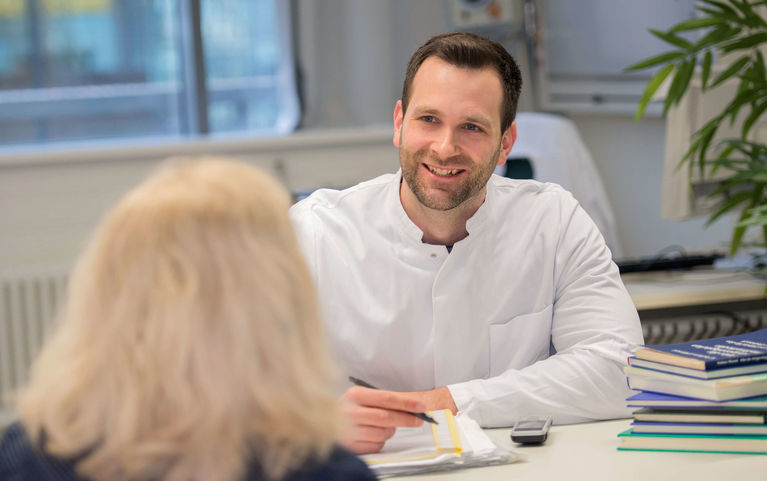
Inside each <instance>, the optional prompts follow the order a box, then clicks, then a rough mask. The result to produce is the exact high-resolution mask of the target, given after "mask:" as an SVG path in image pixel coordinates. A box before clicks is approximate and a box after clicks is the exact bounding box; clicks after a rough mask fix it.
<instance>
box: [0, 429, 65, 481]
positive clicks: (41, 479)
mask: <svg viewBox="0 0 767 481" xmlns="http://www.w3.org/2000/svg"><path fill="white" fill-rule="evenodd" d="M0 479H2V480H3V481H33V480H34V481H47V480H56V481H77V480H78V479H79V478H77V476H76V475H75V472H74V469H73V468H72V466H71V465H70V464H69V463H64V462H60V461H58V460H56V459H55V458H52V457H50V456H46V455H45V454H42V453H40V452H39V451H37V450H35V449H34V448H33V447H32V445H31V444H30V442H29V438H27V433H26V431H25V430H24V426H22V425H21V423H18V422H17V423H14V424H12V425H11V426H9V427H8V429H6V430H5V432H4V433H3V435H2V439H0Z"/></svg>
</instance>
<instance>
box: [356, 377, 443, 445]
mask: <svg viewBox="0 0 767 481" xmlns="http://www.w3.org/2000/svg"><path fill="white" fill-rule="evenodd" d="M341 401H342V408H341V411H342V415H343V417H344V418H345V421H346V426H345V429H344V430H343V431H342V434H341V442H342V444H343V445H344V446H346V447H347V448H348V449H349V450H351V451H353V452H355V453H357V454H365V453H377V452H378V451H380V450H381V448H382V447H383V445H384V443H385V442H386V440H387V439H389V438H390V437H392V436H393V435H394V431H395V430H396V428H398V427H418V426H421V425H422V424H423V421H422V420H421V419H418V418H417V417H415V416H413V415H412V414H410V413H421V412H424V411H431V410H436V409H451V410H452V411H453V413H455V412H456V411H457V409H456V406H455V403H454V402H453V397H452V396H451V395H450V391H449V390H448V389H447V388H446V387H441V388H437V389H433V390H431V391H422V392H395V391H385V390H382V389H369V388H366V387H360V386H354V387H351V388H349V389H348V390H347V391H346V393H344V395H343V396H342V397H341Z"/></svg>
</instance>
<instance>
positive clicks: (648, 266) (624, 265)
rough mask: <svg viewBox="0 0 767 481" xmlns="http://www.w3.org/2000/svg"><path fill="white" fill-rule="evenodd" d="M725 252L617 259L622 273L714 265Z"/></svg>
mask: <svg viewBox="0 0 767 481" xmlns="http://www.w3.org/2000/svg"><path fill="white" fill-rule="evenodd" d="M722 257H724V254H706V255H681V256H676V257H646V258H639V259H621V260H616V261H615V263H616V264H617V265H618V270H619V271H620V273H621V274H625V273H628V272H649V271H667V270H679V269H692V268H693V267H698V266H710V265H713V264H714V262H715V261H716V260H717V259H721V258H722Z"/></svg>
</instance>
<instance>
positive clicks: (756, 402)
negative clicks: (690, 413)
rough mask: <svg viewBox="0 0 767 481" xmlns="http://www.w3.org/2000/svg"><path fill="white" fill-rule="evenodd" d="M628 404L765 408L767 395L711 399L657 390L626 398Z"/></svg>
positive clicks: (659, 406)
mask: <svg viewBox="0 0 767 481" xmlns="http://www.w3.org/2000/svg"><path fill="white" fill-rule="evenodd" d="M626 405H627V406H628V407H634V408H675V409H701V408H703V409H711V408H717V409H733V410H734V409H760V408H761V409H763V408H767V396H757V397H750V398H743V399H734V400H732V401H710V400H706V399H696V398H691V397H682V396H674V395H672V394H661V393H657V392H645V391H642V392H639V393H636V394H634V395H632V396H629V398H628V399H626Z"/></svg>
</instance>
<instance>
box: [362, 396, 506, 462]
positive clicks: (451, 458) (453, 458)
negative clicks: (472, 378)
mask: <svg viewBox="0 0 767 481" xmlns="http://www.w3.org/2000/svg"><path fill="white" fill-rule="evenodd" d="M428 414H429V415H431V416H432V417H433V418H434V419H435V420H436V421H437V422H438V423H439V424H436V425H435V424H430V423H424V424H423V426H421V427H419V428H399V429H397V432H396V433H395V434H394V436H392V438H391V439H389V440H388V441H387V442H386V444H385V445H384V447H383V449H382V450H381V452H379V453H375V454H365V455H363V456H361V457H362V459H363V460H364V461H365V462H366V463H367V464H368V466H370V468H371V469H372V470H373V471H375V473H376V474H377V475H378V476H379V477H387V476H398V475H403V474H416V473H425V472H429V471H443V470H451V469H462V468H469V467H474V466H488V465H492V464H507V463H512V462H514V461H516V460H517V459H518V458H519V457H518V455H517V454H516V453H515V452H514V451H512V450H511V449H509V448H502V447H500V446H498V445H496V444H495V443H494V442H493V441H492V440H491V439H490V438H489V437H488V436H487V434H485V433H484V431H482V428H480V427H479V424H477V422H476V421H474V420H473V419H471V418H470V417H468V416H464V415H461V414H459V415H458V416H456V417H453V413H452V412H450V410H449V409H445V410H443V411H432V412H429V413H428Z"/></svg>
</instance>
